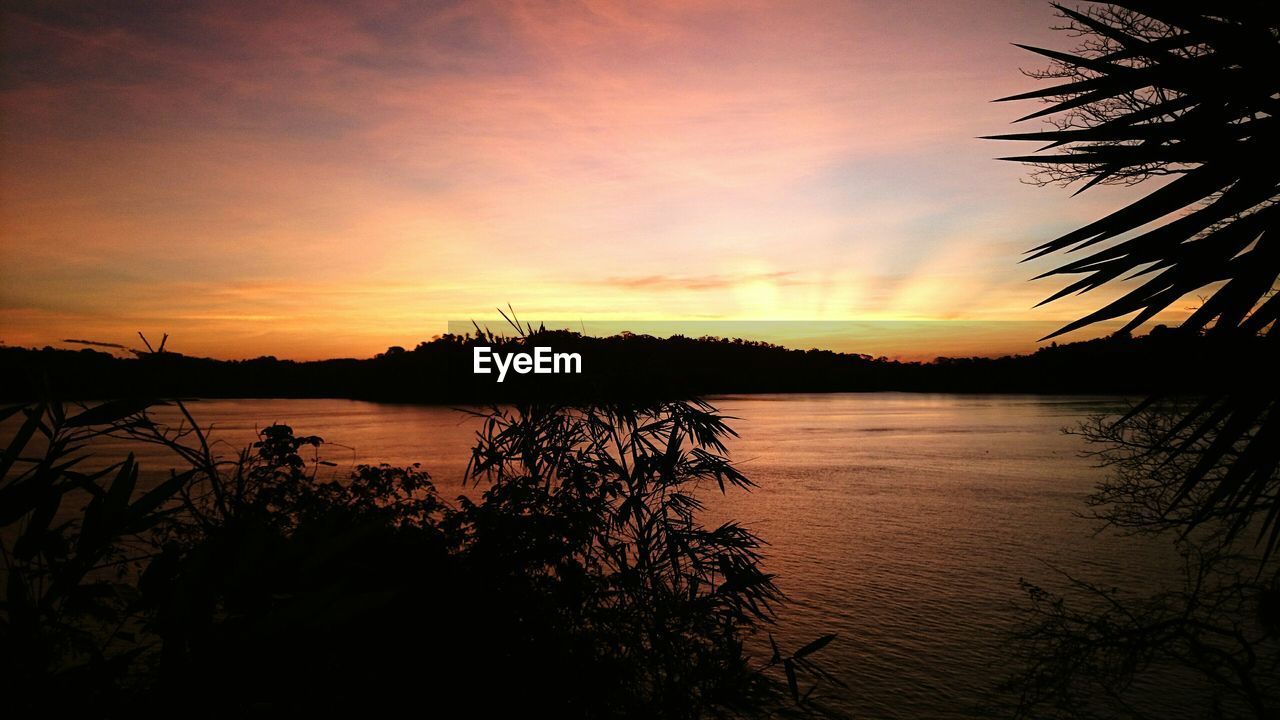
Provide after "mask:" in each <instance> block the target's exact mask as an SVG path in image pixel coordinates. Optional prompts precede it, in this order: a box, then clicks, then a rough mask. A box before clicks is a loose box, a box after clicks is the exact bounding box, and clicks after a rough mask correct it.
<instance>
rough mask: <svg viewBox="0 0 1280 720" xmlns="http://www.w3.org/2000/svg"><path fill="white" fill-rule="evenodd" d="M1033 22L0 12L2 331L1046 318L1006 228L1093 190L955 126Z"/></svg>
mask: <svg viewBox="0 0 1280 720" xmlns="http://www.w3.org/2000/svg"><path fill="white" fill-rule="evenodd" d="M1050 23H1051V15H1050V14H1049V12H1048V9H1047V7H1045V6H1042V5H1040V4H1038V3H1031V2H1008V3H1006V4H1004V5H1003V6H1002V9H1001V11H1000V12H993V11H992V6H991V4H990V3H971V4H969V3H928V2H911V3H872V2H860V3H844V2H830V3H827V2H806V3H787V4H777V3H764V2H760V3H751V2H749V3H737V2H727V1H720V2H700V3H686V2H669V3H625V2H585V3H541V2H536V3H535V2H482V3H461V4H455V5H450V6H447V7H446V6H439V7H430V6H424V5H421V4H416V3H414V4H405V5H399V4H395V3H383V2H356V3H335V4H331V5H319V6H317V5H315V4H310V3H308V4H306V5H305V6H304V5H301V4H299V5H294V4H290V3H285V4H268V5H263V4H258V3H207V4H202V3H195V4H178V5H173V6H162V7H160V8H151V9H149V10H145V9H129V8H125V9H119V8H111V9H106V8H100V7H97V6H88V7H86V8H83V9H80V10H66V9H61V8H36V9H33V10H31V11H29V12H10V13H9V14H8V16H7V17H6V19H5V22H4V26H3V27H4V30H3V32H4V35H3V53H4V58H3V63H0V68H3V69H2V70H0V72H2V73H3V76H2V81H0V236H2V237H3V247H2V248H0V261H2V262H3V269H0V273H2V274H3V281H4V286H3V287H4V289H3V291H0V320H3V326H2V327H0V339H3V340H4V341H5V342H7V343H10V344H43V343H46V342H53V341H55V340H56V339H58V338H64V337H90V336H91V337H92V339H95V340H108V341H118V340H121V339H127V338H128V337H131V336H132V335H133V332H134V331H135V330H137V329H144V330H148V331H153V332H155V331H161V330H166V331H168V332H170V333H171V334H172V335H173V336H174V340H173V343H174V347H175V348H176V349H179V350H183V351H187V352H199V353H204V354H211V355H217V356H224V357H226V356H242V355H254V354H261V353H271V354H276V355H280V356H293V357H319V356H324V355H331V354H339V355H368V354H371V353H373V352H376V351H378V350H381V349H383V348H384V347H385V346H387V345H390V344H412V343H413V342H414V341H416V340H418V339H422V338H425V337H428V336H430V335H431V334H434V333H437V332H440V331H442V330H443V324H444V322H445V321H446V320H447V319H450V318H454V319H457V318H464V317H470V316H476V315H483V314H487V310H488V308H491V307H493V306H494V305H498V304H505V303H506V302H511V303H513V304H515V305H516V306H517V307H519V308H521V309H522V310H523V311H525V312H527V313H529V314H542V315H544V316H548V317H551V316H570V317H592V316H608V317H612V318H618V317H635V318H637V319H646V318H656V317H673V318H684V317H725V318H744V317H757V316H758V315H759V314H764V315H767V316H768V317H757V319H769V317H787V318H792V319H796V318H824V319H847V318H857V317H913V318H914V317H926V318H927V317H933V318H943V317H975V316H976V317H984V318H985V317H996V316H1011V317H1015V318H1023V317H1044V316H1046V312H1045V311H1039V314H1033V313H1031V311H1030V310H1029V308H1030V306H1031V305H1032V304H1033V303H1034V302H1035V301H1037V300H1039V299H1040V298H1041V297H1043V296H1044V295H1046V294H1048V293H1049V292H1051V291H1052V289H1053V288H1052V287H1051V286H1049V285H1047V284H1044V283H1041V284H1035V285H1028V284H1027V283H1024V282H1023V280H1024V279H1025V278H1026V277H1028V276H1029V275H1030V274H1032V273H1031V272H1030V271H1031V270H1034V268H1027V267H1019V266H1017V265H1016V264H1015V262H1016V260H1017V259H1018V252H1020V250H1021V249H1023V248H1025V247H1029V246H1030V245H1032V244H1035V243H1036V242H1037V241H1039V240H1042V239H1044V237H1045V236H1046V235H1049V234H1052V233H1054V232H1056V231H1058V230H1060V229H1062V228H1064V227H1068V226H1070V225H1071V224H1072V223H1075V222H1079V221H1081V220H1084V219H1090V218H1092V217H1093V216H1095V215H1096V214H1098V213H1099V212H1101V211H1102V210H1103V209H1104V208H1106V207H1107V206H1109V205H1110V204H1111V203H1112V202H1114V200H1115V198H1114V197H1113V196H1109V195H1108V194H1107V193H1106V192H1099V193H1092V194H1091V195H1087V196H1084V197H1082V198H1079V199H1077V200H1074V201H1071V202H1067V200H1066V199H1065V197H1064V196H1063V195H1061V194H1058V193H1055V192H1053V191H1049V190H1033V189H1030V188H1027V187H1024V186H1021V185H1019V184H1018V182H1017V178H1018V176H1019V174H1020V170H1018V169H1017V168H1014V167H1008V166H1001V165H999V164H998V163H995V162H994V161H992V160H990V159H989V158H990V157H992V156H994V155H997V154H999V152H998V148H997V147H995V146H993V145H987V144H983V143H981V142H979V141H975V140H973V139H972V138H973V137H974V136H976V135H980V134H984V133H989V132H991V131H992V130H993V129H995V128H998V127H1000V126H1001V125H1002V124H1003V123H1005V122H1006V121H1008V120H1010V119H1012V116H1013V114H1014V113H1011V112H1010V110H1009V108H1006V107H1003V106H993V105H990V104H989V103H988V102H987V101H988V100H989V99H990V98H992V97H996V96H999V95H1002V94H1008V93H1010V92H1013V91H1015V90H1018V89H1021V88H1023V87H1024V86H1025V85H1026V82H1027V81H1026V80H1025V79H1024V78H1022V77H1021V76H1020V75H1019V74H1018V72H1017V67H1018V65H1019V64H1022V63H1026V62H1027V61H1028V59H1027V58H1026V57H1023V56H1022V55H1021V54H1020V53H1019V51H1017V50H1016V48H1012V47H1010V46H1009V45H1008V42H1009V41H1012V40H1020V41H1033V42H1048V43H1053V42H1055V39H1054V38H1053V37H1052V36H1051V34H1050V33H1049V31H1048V30H1047V28H1048V26H1049V24H1050ZM1098 300H1099V301H1100V300H1101V298H1099V299H1098ZM1092 302H1094V300H1092V299H1091V300H1089V301H1088V302H1087V303H1086V304H1092ZM1071 310H1072V309H1070V308H1065V307H1064V308H1061V309H1058V308H1051V309H1050V310H1049V311H1048V313H1047V314H1048V316H1050V317H1064V316H1065V315H1064V313H1065V314H1069V313H1070V312H1071ZM927 340H928V339H927V338H921V340H920V341H921V343H927Z"/></svg>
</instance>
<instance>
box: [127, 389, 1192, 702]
mask: <svg viewBox="0 0 1280 720" xmlns="http://www.w3.org/2000/svg"><path fill="white" fill-rule="evenodd" d="M711 401H712V402H713V403H714V404H715V405H717V406H718V407H719V408H721V409H722V410H723V411H725V412H726V413H728V414H729V415H733V416H736V417H737V418H739V419H738V420H735V421H733V422H732V423H731V425H732V427H733V428H734V429H735V430H737V431H738V432H739V433H740V435H741V436H740V437H739V438H737V439H735V440H734V441H733V442H732V443H731V444H730V450H731V457H732V458H733V459H734V460H735V461H737V463H738V464H739V467H740V468H741V469H742V470H743V471H744V472H745V473H746V474H747V475H748V476H749V477H750V478H751V479H752V480H753V481H755V482H756V483H758V484H759V485H760V487H759V488H758V489H756V490H754V491H753V492H750V493H745V492H730V493H729V495H727V496H724V497H722V498H721V497H717V498H709V505H710V508H709V511H708V518H707V521H708V523H714V522H719V521H721V520H725V519H736V520H740V521H743V522H745V523H746V524H748V525H749V526H751V527H752V528H753V529H755V530H756V531H757V532H758V533H759V534H761V535H762V536H763V537H764V538H765V539H766V540H767V541H769V543H770V546H769V548H768V553H767V555H768V560H767V566H768V569H769V570H770V571H772V572H775V573H777V574H778V576H779V585H780V586H781V588H782V590H783V591H784V592H785V593H786V594H787V595H788V596H789V598H790V600H791V602H790V604H788V605H787V606H786V607H785V608H784V609H783V610H782V612H781V613H780V616H779V618H778V627H777V628H775V629H774V634H775V635H776V636H777V637H778V639H779V641H780V642H781V643H783V644H784V645H788V646H790V648H792V649H794V648H795V647H797V646H799V645H800V644H802V643H804V642H806V641H807V640H810V639H813V638H815V637H817V636H819V635H822V634H825V633H828V632H834V633H837V634H838V636H839V637H838V639H837V640H836V642H834V643H832V644H831V645H829V646H828V647H827V648H826V649H825V650H823V651H822V653H821V656H820V659H821V660H822V661H823V662H824V663H825V665H826V666H827V667H828V668H829V669H831V670H832V671H833V672H835V674H837V675H838V676H839V677H841V678H843V679H844V681H845V682H846V683H848V688H844V689H841V688H834V687H829V688H825V689H823V690H821V691H820V694H821V695H822V696H824V697H826V698H827V699H828V701H829V702H830V704H832V705H834V706H836V707H838V708H840V709H843V710H846V711H849V712H851V713H852V714H854V715H855V716H856V717H861V718H919V717H934V718H972V717H985V716H987V712H988V711H989V710H990V707H989V705H988V704H989V703H992V702H993V701H994V700H993V697H992V695H991V690H992V688H993V687H994V685H995V684H996V683H997V682H999V681H1000V680H1001V679H1002V678H1003V677H1004V676H1005V675H1006V674H1007V672H1008V670H1009V668H1008V667H1007V663H1005V662H1004V658H1005V657H1006V656H1007V646H1006V639H1005V638H1006V636H1007V633H1008V631H1009V629H1010V626H1011V622H1012V620H1011V614H1010V608H1011V606H1012V605H1013V604H1014V603H1016V602H1018V601H1019V600H1020V599H1021V598H1022V592H1021V590H1020V588H1019V585H1018V582H1019V579H1020V578H1027V579H1030V580H1034V581H1036V582H1037V583H1041V584H1044V585H1046V586H1048V587H1054V586H1055V585H1060V584H1061V577H1060V576H1059V575H1058V574H1057V571H1056V570H1055V569H1054V568H1061V569H1062V570H1066V571H1069V572H1073V573H1079V574H1081V575H1083V576H1085V577H1087V578H1089V579H1091V580H1095V581H1101V582H1103V583H1107V584H1113V585H1116V586H1119V587H1122V588H1125V587H1133V588H1135V589H1139V590H1143V591H1146V590H1149V589H1151V587H1152V586H1153V585H1155V584H1163V583H1164V582H1165V581H1172V580H1173V579H1174V575H1173V572H1172V568H1173V563H1174V562H1175V561H1176V559H1177V558H1176V556H1175V555H1174V554H1173V553H1172V549H1171V544H1170V542H1169V541H1168V540H1140V539H1134V538H1117V537H1115V536H1113V535H1102V536H1096V535H1095V533H1094V531H1095V529H1096V523H1095V522H1093V521H1090V520H1086V519H1081V518H1079V517H1077V516H1076V513H1080V512H1083V511H1084V510H1085V508H1084V505H1083V502H1082V501H1083V498H1084V497H1085V496H1086V495H1087V494H1088V493H1089V492H1090V490H1091V489H1092V487H1093V485H1094V484H1095V483H1096V482H1097V481H1098V480H1099V479H1100V477H1101V476H1100V472H1101V471H1100V470H1099V469H1097V468H1095V467H1093V465H1092V461H1091V460H1089V459H1087V458H1085V457H1082V456H1081V453H1082V451H1083V450H1084V446H1083V443H1082V441H1081V440H1080V439H1079V438H1077V437H1074V436H1069V435H1066V434H1064V433H1063V432H1062V429H1063V428H1065V427H1069V426H1073V425H1075V424H1076V423H1078V422H1080V421H1081V420H1083V419H1085V418H1086V417H1087V416H1089V415H1093V414H1098V413H1105V412H1116V411H1119V410H1122V409H1123V408H1124V407H1126V403H1125V402H1124V401H1123V400H1122V399H1117V398H1088V397H1047V396H975V395H925V394H907V393H873V394H829V395H757V396H732V397H718V398H712V399H711ZM191 409H192V411H193V413H194V414H195V416H196V418H197V419H198V420H199V421H200V422H201V423H202V424H205V425H212V426H213V428H214V436H215V437H216V438H220V439H221V441H222V442H223V445H222V447H223V448H224V449H225V451H226V453H227V454H231V451H232V449H233V448H236V447H239V446H242V445H243V444H245V443H247V442H249V441H250V440H251V439H252V437H253V434H254V430H255V428H258V427H262V426H265V425H268V424H271V423H273V422H282V423H286V424H290V425H292V426H293V427H294V428H295V430H296V431H297V432H299V433H300V434H315V435H320V436H321V437H323V438H324V439H325V440H326V441H328V442H329V443H332V444H331V445H326V446H325V447H324V449H323V457H324V458H325V459H327V460H330V461H333V462H336V463H339V465H340V467H339V468H338V469H337V470H335V472H339V473H340V472H342V471H344V470H345V469H347V468H349V467H350V466H351V465H352V464H354V463H357V462H388V463H392V464H408V463H413V462H420V463H422V466H423V467H424V468H425V469H427V470H428V471H429V472H430V473H431V474H432V476H433V478H434V479H435V481H436V484H437V486H438V487H439V489H440V490H441V491H442V492H443V494H444V495H446V496H453V495H457V494H460V493H463V492H467V490H466V488H464V487H463V485H462V483H461V474H462V472H463V469H464V468H465V466H466V462H467V458H468V453H469V449H470V447H471V444H472V442H473V439H474V435H473V433H474V430H475V428H476V426H477V423H476V420H475V419H474V418H473V417H470V416H468V415H466V414H465V413H462V412H460V411H457V410H453V409H449V408H443V407H421V406H406V405H389V404H374V403H366V402H357V401H348V400H207V401H200V402H196V403H192V405H191ZM160 452H161V451H159V450H157V449H154V448H146V449H143V451H142V452H141V455H142V457H141V460H142V461H143V463H144V465H145V466H147V467H150V468H155V469H159V468H161V467H164V466H166V465H165V463H167V462H169V460H168V459H167V458H165V457H164V456H162V455H160V454H159V453H160ZM1177 706H1178V704H1175V705H1174V707H1172V708H1170V709H1171V710H1172V709H1175V708H1176V707H1177ZM984 708H986V710H984ZM1148 709H1153V708H1150V707H1149V708H1148ZM1183 709H1184V710H1186V706H1183ZM1157 714H1158V713H1157Z"/></svg>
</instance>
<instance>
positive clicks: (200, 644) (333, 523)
mask: <svg viewBox="0 0 1280 720" xmlns="http://www.w3.org/2000/svg"><path fill="white" fill-rule="evenodd" d="M148 407H149V404H147V403H140V402H130V401H118V402H112V403H105V404H101V405H97V406H94V407H90V408H87V409H84V410H83V411H82V412H79V413H78V414H74V415H69V413H68V412H67V410H66V408H64V407H63V406H62V405H60V404H56V403H55V404H43V405H36V406H28V407H26V408H21V409H15V410H12V411H11V412H19V411H21V412H25V413H26V420H25V422H24V423H23V424H22V426H21V428H20V429H19V431H18V433H17V435H16V437H15V438H14V439H13V441H12V442H11V443H10V445H9V447H8V448H7V449H6V451H5V455H4V456H3V462H2V464H0V470H2V471H3V472H0V498H3V499H4V501H5V502H4V503H3V504H0V507H3V508H4V509H5V513H4V517H3V518H2V519H3V521H4V527H3V533H4V534H3V539H4V550H5V552H4V561H5V565H6V568H5V569H6V576H7V578H6V579H7V582H6V587H7V591H6V594H5V597H4V605H3V614H2V615H0V620H2V622H0V640H2V641H3V642H0V645H2V646H3V653H4V663H5V667H4V674H3V677H4V679H5V688H4V691H5V695H6V697H7V698H9V703H10V705H11V707H13V708H15V709H17V710H18V711H20V712H32V711H34V710H35V708H37V707H39V708H41V711H42V712H53V711H76V710H79V711H85V712H90V711H91V712H94V713H95V714H105V715H116V714H121V715H122V714H128V715H132V716H137V715H160V714H171V713H172V712H173V711H174V709H175V708H182V710H183V712H184V714H190V715H197V716H221V715H231V714H234V715H242V714H257V713H262V714H267V713H270V714H277V713H279V712H281V711H285V712H294V711H310V712H323V713H326V714H332V713H334V712H340V711H341V712H369V711H370V710H371V709H374V710H376V709H378V708H385V709H390V708H394V707H403V706H404V705H405V704H406V703H417V704H420V705H421V706H423V707H424V708H430V709H434V710H436V711H438V712H441V713H442V714H444V715H446V716H450V715H454V714H460V713H463V712H465V713H466V714H468V715H478V716H482V717H484V716H492V715H497V714H507V715H516V714H519V715H521V716H524V715H531V714H553V715H554V716H559V717H704V716H711V715H746V716H751V715H763V714H776V713H778V712H782V713H787V714H790V713H797V714H812V713H822V712H824V711H823V709H822V708H821V707H819V706H818V705H817V704H816V703H814V702H812V701H810V700H809V699H808V696H807V695H808V692H809V691H810V690H811V689H812V688H811V687H809V685H810V682H809V681H806V680H805V679H804V678H805V676H806V675H807V676H809V677H810V678H821V677H825V676H826V674H825V673H824V672H823V671H822V670H821V668H819V667H818V666H817V665H815V664H814V663H813V662H812V656H811V654H812V653H813V652H814V651H816V650H818V649H820V648H821V647H822V646H823V645H825V644H826V643H827V642H829V641H830V639H831V638H830V637H829V636H828V637H824V638H819V639H818V640H816V641H815V642H813V643H810V645H808V646H806V647H804V648H800V649H799V650H797V651H796V652H795V653H794V654H792V655H790V656H788V657H785V658H784V657H783V656H782V654H781V653H779V652H776V650H775V653H774V657H773V658H772V659H771V660H770V661H768V662H765V663H752V662H751V661H750V660H749V658H748V656H747V654H746V653H745V652H744V650H743V641H744V640H745V639H746V638H747V637H748V636H749V635H750V634H751V633H752V632H754V631H756V630H757V629H758V628H759V627H760V626H761V625H762V624H764V623H766V622H768V621H769V619H770V618H771V616H772V608H773V607H774V605H775V604H776V603H777V602H779V601H780V600H781V595H780V594H779V592H778V590H777V588H776V587H775V586H774V584H773V580H772V578H771V577H770V576H769V575H768V574H767V573H765V572H763V570H762V569H761V567H760V556H759V553H758V551H759V547H760V540H759V539H758V538H757V537H756V536H754V535H753V534H752V533H750V532H749V531H748V530H746V529H745V528H742V527H741V526H738V525H736V524H732V523H730V524H726V525H723V526H721V527H717V528H705V527H703V526H702V525H700V524H699V523H698V521H697V511H698V510H699V508H701V507H702V505H701V503H702V500H701V499H700V498H701V497H705V493H706V492H708V491H715V492H719V491H723V490H726V489H729V488H732V487H739V488H744V487H747V486H749V484H750V483H749V481H748V480H747V479H746V478H745V477H744V476H743V475H742V474H741V473H739V472H738V471H737V470H736V469H735V468H734V467H733V465H732V464H731V463H730V462H729V461H728V460H727V459H726V458H725V457H724V446H723V444H722V439H723V438H724V437H725V436H726V435H727V434H730V433H731V432H732V431H731V430H730V429H729V427H728V426H727V425H726V424H725V418H723V417H722V416H720V415H719V414H718V413H717V412H716V411H715V410H714V409H713V408H711V407H710V406H707V405H705V404H703V403H699V402H663V403H656V404H650V405H638V404H618V403H613V404H601V403H593V404H584V405H579V406H568V405H555V404H539V405H523V406H516V407H510V408H494V409H492V410H491V411H489V412H488V413H486V414H484V416H483V424H482V430H481V431H480V433H479V435H478V438H477V444H476V447H475V451H474V456H473V459H472V463H471V466H470V468H469V471H468V477H469V478H470V479H471V481H472V482H475V483H487V487H486V488H485V489H484V491H483V493H482V494H481V495H480V496H479V498H477V499H476V500H474V501H473V500H469V499H466V498H459V499H458V500H457V501H456V502H452V503H451V502H447V501H446V500H444V499H443V498H442V497H441V496H440V494H439V492H438V491H437V489H436V488H435V486H434V485H433V484H432V482H431V480H430V478H429V476H428V475H427V474H426V473H425V472H424V471H422V470H421V469H420V468H418V467H417V466H411V467H407V468H396V467H390V466H386V465H380V466H360V467H358V468H356V469H355V470H354V471H353V472H352V473H351V475H350V476H349V477H347V478H343V479H342V480H341V481H338V480H326V479H322V478H321V476H320V474H319V472H318V470H319V469H320V468H323V467H325V463H324V462H323V460H321V459H320V458H319V456H318V454H317V453H316V452H315V449H316V448H319V447H321V446H322V441H321V439H320V438H317V437H312V436H301V435H296V434H294V433H293V431H292V430H291V429H290V428H289V427H287V426H283V425H274V426H271V427H268V428H265V429H264V430H262V431H261V433H260V436H259V439H258V441H257V442H256V443H255V444H254V445H253V446H252V447H250V448H246V449H245V450H243V451H241V452H240V453H239V455H238V456H237V457H235V458H233V459H229V460H223V459H220V458H218V457H217V456H215V455H214V453H213V452H212V450H211V447H212V445H211V442H210V440H209V438H208V437H206V435H205V434H204V432H202V431H201V430H200V429H199V426H198V425H197V424H196V423H195V422H194V419H193V418H191V416H190V415H189V414H188V413H187V410H186V407H185V406H184V405H183V404H182V403H180V402H179V403H175V407H176V408H177V409H178V410H179V411H180V413H181V414H182V416H183V417H184V418H185V419H184V421H183V422H182V423H180V424H178V425H177V426H165V425H162V424H160V423H158V422H156V421H155V420H154V418H153V417H152V415H151V414H150V413H149V412H148ZM102 435H110V436H120V437H127V438H129V439H131V440H133V441H141V442H152V443H158V444H162V445H164V446H165V447H168V448H170V449H172V450H173V451H174V452H175V453H176V454H177V455H178V456H179V457H180V458H181V459H182V461H183V462H184V464H185V465H186V466H187V469H185V470H184V471H182V472H173V473H171V476H170V478H169V479H168V480H165V481H162V482H160V483H159V484H157V485H156V486H155V487H154V488H152V489H149V490H147V491H146V492H137V491H136V490H137V487H136V484H137V478H138V473H137V466H136V463H134V461H133V459H132V457H130V458H128V459H126V460H125V461H123V462H121V463H118V464H116V465H113V466H111V467H110V468H108V469H107V470H105V471H101V472H95V473H88V474H82V473H79V472H77V470H76V469H75V468H76V467H77V466H78V464H79V463H80V461H81V460H83V459H85V458H86V456H87V449H86V448H87V445H88V443H90V442H91V441H92V440H94V439H95V438H96V437H98V436H102ZM40 445H42V447H38V446H40ZM700 486H701V489H699V488H700ZM86 501H87V504H83V510H81V508H80V507H79V506H78V504H79V503H85V502H86ZM54 518H57V521H56V522H55V521H54V520H53V519H54ZM63 518H65V519H63ZM802 685H803V687H802Z"/></svg>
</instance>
